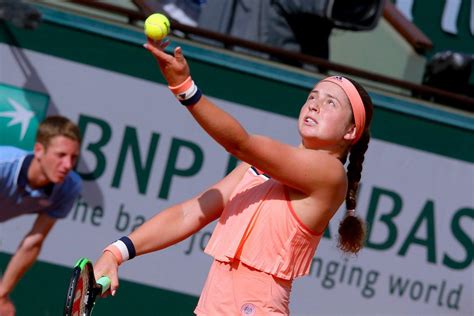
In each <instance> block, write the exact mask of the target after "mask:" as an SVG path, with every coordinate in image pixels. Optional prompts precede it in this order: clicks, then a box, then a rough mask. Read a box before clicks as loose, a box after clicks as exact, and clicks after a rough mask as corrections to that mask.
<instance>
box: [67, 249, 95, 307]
mask: <svg viewBox="0 0 474 316" xmlns="http://www.w3.org/2000/svg"><path fill="white" fill-rule="evenodd" d="M95 288H96V285H95V278H94V270H93V266H92V262H91V261H90V260H89V259H87V258H81V259H79V260H78V261H77V263H76V265H75V266H74V269H73V271H72V274H71V279H70V280H69V286H68V289H67V295H66V302H65V304H64V315H65V316H89V315H90V313H91V312H92V308H93V307H94V302H95V298H96V296H97V291H96V290H95Z"/></svg>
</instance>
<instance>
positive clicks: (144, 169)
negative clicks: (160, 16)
mask: <svg viewBox="0 0 474 316" xmlns="http://www.w3.org/2000/svg"><path fill="white" fill-rule="evenodd" d="M18 55H22V56H23V58H25V59H26V60H28V63H29V65H30V66H31V69H30V70H34V71H25V69H24V65H22V63H20V62H19V59H18V58H17V56H18ZM0 57H1V61H2V63H1V67H2V71H1V77H0V92H1V96H0V133H1V142H2V143H8V144H15V143H17V144H18V145H20V146H22V147H25V148H27V147H28V146H30V147H31V144H32V142H33V138H34V132H33V130H34V129H35V128H36V126H37V124H38V121H39V120H41V119H42V118H43V117H44V116H45V115H46V114H56V113H59V114H62V115H66V116H68V117H70V118H71V119H73V120H74V121H76V122H77V123H78V124H79V126H80V128H81V130H82V132H83V137H84V139H83V144H82V153H81V158H80V163H79V165H78V168H77V170H78V172H79V173H80V174H81V176H82V178H83V179H84V183H85V185H84V191H83V192H82V195H81V197H80V199H79V200H78V201H77V202H76V204H75V205H74V207H73V209H72V211H71V213H70V214H69V216H68V217H67V218H66V219H64V220H62V221H60V222H59V223H58V224H57V225H56V227H55V228H54V230H53V231H52V233H51V235H50V237H48V240H47V242H46V244H45V246H44V250H43V252H42V253H41V256H40V260H41V261H43V262H48V263H53V264H56V265H59V266H64V267H70V266H71V265H72V264H73V263H74V262H75V260H76V259H77V258H78V257H83V256H86V257H89V258H91V259H93V260H94V259H96V258H97V257H98V256H99V255H100V253H101V251H102V249H103V248H104V247H105V246H106V245H107V244H108V243H110V242H112V241H114V240H115V239H116V238H118V237H120V236H122V235H125V234H128V233H130V232H131V231H132V230H134V229H135V228H137V227H138V226H139V225H141V224H142V223H143V222H144V221H145V220H147V219H149V218H151V217H152V216H153V215H154V214H156V213H158V212H160V210H162V209H164V208H166V207H167V206H170V205H172V204H174V203H177V202H180V201H183V200H185V199H187V198H190V197H192V196H194V195H196V194H198V193H199V192H201V191H202V190H203V189H204V188H206V186H208V185H211V184H212V183H214V182H216V181H217V180H219V179H220V178H222V177H223V176H224V175H225V174H226V173H227V172H228V170H229V169H230V168H232V167H233V166H234V165H235V163H236V162H235V160H234V159H232V158H231V157H230V156H229V154H228V153H226V152H225V151H224V150H223V149H222V148H220V147H219V146H217V145H216V144H215V143H214V141H213V140H211V139H210V138H209V137H208V136H207V135H206V134H205V133H204V132H203V131H202V130H201V129H200V128H199V127H198V126H197V124H196V123H195V122H194V121H193V119H192V118H191V117H190V115H189V114H188V113H187V111H186V110H185V109H184V108H183V107H182V106H181V105H180V104H179V103H178V102H177V101H176V100H175V99H174V97H173V96H172V94H171V93H170V92H169V91H168V89H167V87H166V86H165V85H163V84H159V83H155V82H152V81H149V80H144V79H140V78H137V77H134V76H130V75H125V74H122V73H118V72H113V71H110V70H104V69H101V68H98V67H93V66H90V65H85V64H82V63H78V62H73V61H70V60H66V59H62V58H59V57H54V56H52V55H47V54H43V53H39V52H34V51H30V50H27V49H19V48H15V47H11V46H8V45H6V44H0ZM149 66H150V67H155V66H154V64H153V63H150V65H149ZM156 71H158V69H157V70H156ZM25 87H27V88H25ZM201 88H202V89H203V90H204V91H206V87H205V86H204V87H201ZM242 93H244V92H242ZM213 100H214V101H215V102H216V103H218V104H219V105H220V106H222V107H223V108H224V109H225V110H227V111H229V112H230V113H232V114H233V115H235V116H236V117H237V118H238V119H239V120H240V121H241V122H242V124H243V125H244V126H245V127H246V128H247V129H248V130H249V131H251V132H252V133H260V134H264V135H271V136H273V137H275V138H277V139H279V140H281V141H283V142H286V143H289V144H295V145H296V144H298V141H299V138H298V135H297V132H296V131H297V129H296V119H295V118H292V117H288V116H283V115H279V114H275V113H272V112H268V111H263V110H260V109H257V108H254V107H251V106H243V105H242V104H238V103H236V102H230V101H226V100H223V99H218V98H213ZM303 101H304V100H301V102H303ZM48 106H49V107H48ZM400 129H401V130H400V132H402V129H403V127H402V126H400ZM453 141H456V140H453ZM473 190H474V166H473V164H472V163H470V162H468V161H463V160H459V159H455V158H450V157H448V156H444V155H440V154H434V153H431V152H427V151H422V150H418V149H415V148H413V147H407V146H404V145H403V144H395V143H389V142H386V141H382V140H380V139H373V140H372V142H371V144H370V148H369V151H368V153H367V156H366V161H365V163H364V172H363V178H362V186H361V191H360V196H359V206H358V212H359V213H360V214H361V215H362V216H363V217H364V218H365V219H366V220H367V222H369V223H370V224H369V226H368V240H367V247H366V248H365V249H364V250H363V251H362V253H361V254H360V255H358V256H357V257H346V256H344V255H342V254H341V253H340V252H339V251H338V250H337V249H336V246H335V245H336V241H335V239H336V235H337V225H338V221H339V219H340V217H341V216H342V214H343V212H342V211H340V212H339V214H338V215H337V216H336V218H335V219H334V220H333V221H332V223H331V224H330V227H329V228H328V230H327V231H326V233H325V237H324V238H323V240H322V241H321V244H320V246H319V249H318V250H317V253H316V255H315V257H314V259H313V264H312V268H311V273H310V275H309V276H307V277H304V278H301V279H298V280H296V281H295V284H294V288H293V294H292V300H291V310H292V314H293V315H315V314H318V315H355V314H356V315H472V314H473V313H474V308H473V297H474V296H473V273H474V270H473V264H472V260H473V255H474V247H473V238H474V230H473V223H474V194H473V192H474V191H473ZM32 220H33V218H32V217H28V216H25V217H22V218H18V219H15V220H12V221H10V222H8V223H6V224H3V227H2V232H1V234H2V236H1V242H2V243H1V247H2V250H3V251H6V252H9V253H13V252H14V251H15V249H16V247H17V245H18V242H19V241H20V240H21V238H22V236H23V235H24V234H25V232H26V231H27V230H28V228H29V226H30V225H31V223H32ZM212 228H213V225H212V224H211V225H210V226H209V227H206V228H204V229H202V230H201V231H200V232H198V233H196V234H195V235H194V236H192V237H190V238H188V239H186V240H184V241H182V242H181V243H179V244H177V245H175V246H173V247H171V248H168V249H166V250H163V251H160V252H157V253H153V254H149V255H145V256H142V257H139V258H136V259H134V260H133V261H131V262H127V263H126V264H124V265H123V266H122V267H121V270H120V276H121V278H122V279H123V280H128V281H133V282H136V283H138V284H144V285H149V286H152V287H157V288H161V289H165V290H167V291H173V292H179V293H186V294H191V295H194V296H198V295H199V293H200V291H201V288H202V286H203V283H204V280H205V278H206V276H207V271H208V268H209V266H210V263H211V258H210V257H208V256H207V255H205V254H204V253H203V248H204V247H205V245H206V243H207V241H208V240H209V237H210V234H211V232H212ZM156 234H157V235H159V234H160V232H158V231H157V232H156ZM262 247H265V245H262ZM113 299H114V298H111V299H108V300H113ZM105 304H107V301H103V302H100V305H105ZM134 304H140V303H139V302H134ZM175 308H176V309H179V306H175ZM187 312H188V314H191V313H192V310H189V311H187Z"/></svg>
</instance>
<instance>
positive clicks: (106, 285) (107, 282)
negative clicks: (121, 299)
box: [97, 276, 110, 295]
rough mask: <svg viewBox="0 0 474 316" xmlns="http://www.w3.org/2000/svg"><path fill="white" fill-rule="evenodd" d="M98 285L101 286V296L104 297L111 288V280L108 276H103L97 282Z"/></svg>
mask: <svg viewBox="0 0 474 316" xmlns="http://www.w3.org/2000/svg"><path fill="white" fill-rule="evenodd" d="M97 284H99V285H100V286H101V287H102V288H101V291H100V294H101V295H102V294H104V293H105V292H107V290H108V289H109V287H110V278H109V277H107V276H103V277H101V278H100V279H99V280H97Z"/></svg>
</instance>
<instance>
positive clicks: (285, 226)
mask: <svg viewBox="0 0 474 316" xmlns="http://www.w3.org/2000/svg"><path fill="white" fill-rule="evenodd" d="M321 236H322V233H315V232H313V231H311V230H310V229H309V228H307V227H306V226H305V225H304V224H303V223H302V222H301V221H300V220H299V218H298V217H297V215H296V213H295V211H294V210H293V208H292V206H291V204H290V200H289V197H288V191H287V189H286V188H285V186H284V185H283V184H281V183H279V182H277V181H275V180H273V179H271V178H269V177H268V176H266V175H265V174H262V173H261V172H260V171H258V170H257V169H255V168H254V167H251V168H249V170H248V171H247V173H246V174H245V176H244V177H243V179H242V181H241V182H240V183H239V184H238V185H237V187H236V189H235V191H234V193H233V194H232V196H231V197H230V200H229V202H228V203H227V205H226V207H225V208H224V210H223V212H222V215H221V217H220V219H219V221H218V223H217V226H216V228H215V229H214V232H213V234H212V236H211V238H210V240H209V243H208V244H207V246H206V249H204V252H206V253H207V254H209V255H211V256H213V257H214V259H216V260H218V261H221V262H231V261H233V260H234V259H237V260H240V261H241V262H243V263H245V264H246V265H248V266H250V267H253V268H255V269H257V270H260V271H263V272H266V273H269V274H272V275H274V276H276V277H279V278H282V279H286V280H292V279H294V278H296V277H299V276H303V275H307V274H308V273H309V268H310V266H311V262H312V259H313V256H314V253H315V251H316V247H317V246H318V244H319V241H320V239H321Z"/></svg>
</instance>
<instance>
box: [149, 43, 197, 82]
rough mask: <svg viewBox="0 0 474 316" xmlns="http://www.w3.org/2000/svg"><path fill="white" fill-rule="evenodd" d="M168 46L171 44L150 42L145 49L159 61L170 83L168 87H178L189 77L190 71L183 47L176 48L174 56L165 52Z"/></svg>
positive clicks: (164, 75)
mask: <svg viewBox="0 0 474 316" xmlns="http://www.w3.org/2000/svg"><path fill="white" fill-rule="evenodd" d="M168 44H169V42H154V41H148V42H147V43H146V44H144V45H143V47H145V48H146V49H147V50H148V51H150V52H151V53H152V54H153V56H154V57H155V59H156V60H157V62H158V65H159V66H160V70H161V73H162V74H163V77H164V78H165V80H166V81H167V82H168V85H169V86H177V85H179V84H181V83H182V82H184V81H185V80H186V78H188V77H189V75H190V70H189V66H188V63H187V62H186V59H185V58H184V56H183V51H182V49H181V47H176V48H175V50H174V56H173V55H170V54H167V53H165V52H164V49H165V47H166V46H168Z"/></svg>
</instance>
